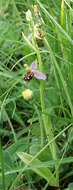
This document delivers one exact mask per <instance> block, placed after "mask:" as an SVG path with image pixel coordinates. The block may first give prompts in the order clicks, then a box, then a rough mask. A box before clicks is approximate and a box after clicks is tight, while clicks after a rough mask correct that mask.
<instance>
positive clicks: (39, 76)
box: [24, 61, 46, 81]
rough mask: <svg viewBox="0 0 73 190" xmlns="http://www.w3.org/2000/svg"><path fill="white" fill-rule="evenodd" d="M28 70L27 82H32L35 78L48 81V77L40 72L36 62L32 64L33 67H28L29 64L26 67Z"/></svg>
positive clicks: (25, 78) (25, 77)
mask: <svg viewBox="0 0 73 190" xmlns="http://www.w3.org/2000/svg"><path fill="white" fill-rule="evenodd" d="M24 66H25V68H26V71H27V73H26V75H25V76H24V80H25V81H30V80H31V79H32V78H33V77H35V78H36V79H38V80H46V75H45V74H44V73H42V72H40V71H39V70H37V63H36V62H35V61H34V62H32V64H31V66H30V67H28V65H27V64H25V65H24Z"/></svg>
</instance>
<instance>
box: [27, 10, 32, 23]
mask: <svg viewBox="0 0 73 190" xmlns="http://www.w3.org/2000/svg"><path fill="white" fill-rule="evenodd" d="M26 20H27V21H28V22H30V21H31V20H32V13H31V11H30V9H28V11H27V12H26Z"/></svg>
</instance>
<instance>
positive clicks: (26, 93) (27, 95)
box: [22, 89, 33, 100]
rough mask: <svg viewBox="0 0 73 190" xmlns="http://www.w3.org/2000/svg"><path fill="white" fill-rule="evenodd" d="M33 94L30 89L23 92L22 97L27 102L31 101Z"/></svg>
mask: <svg viewBox="0 0 73 190" xmlns="http://www.w3.org/2000/svg"><path fill="white" fill-rule="evenodd" d="M32 95H33V92H32V90H30V89H26V90H24V91H23V92H22V96H23V98H24V99H25V100H30V99H32Z"/></svg>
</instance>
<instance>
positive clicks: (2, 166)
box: [0, 137, 6, 190]
mask: <svg viewBox="0 0 73 190" xmlns="http://www.w3.org/2000/svg"><path fill="white" fill-rule="evenodd" d="M0 158H1V170H2V185H3V190H5V189H6V188H5V175H4V159H3V149H2V142H1V137H0Z"/></svg>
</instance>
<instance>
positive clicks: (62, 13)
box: [61, 0, 64, 27]
mask: <svg viewBox="0 0 73 190" xmlns="http://www.w3.org/2000/svg"><path fill="white" fill-rule="evenodd" d="M61 26H62V27H63V26H64V0H62V2H61Z"/></svg>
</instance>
